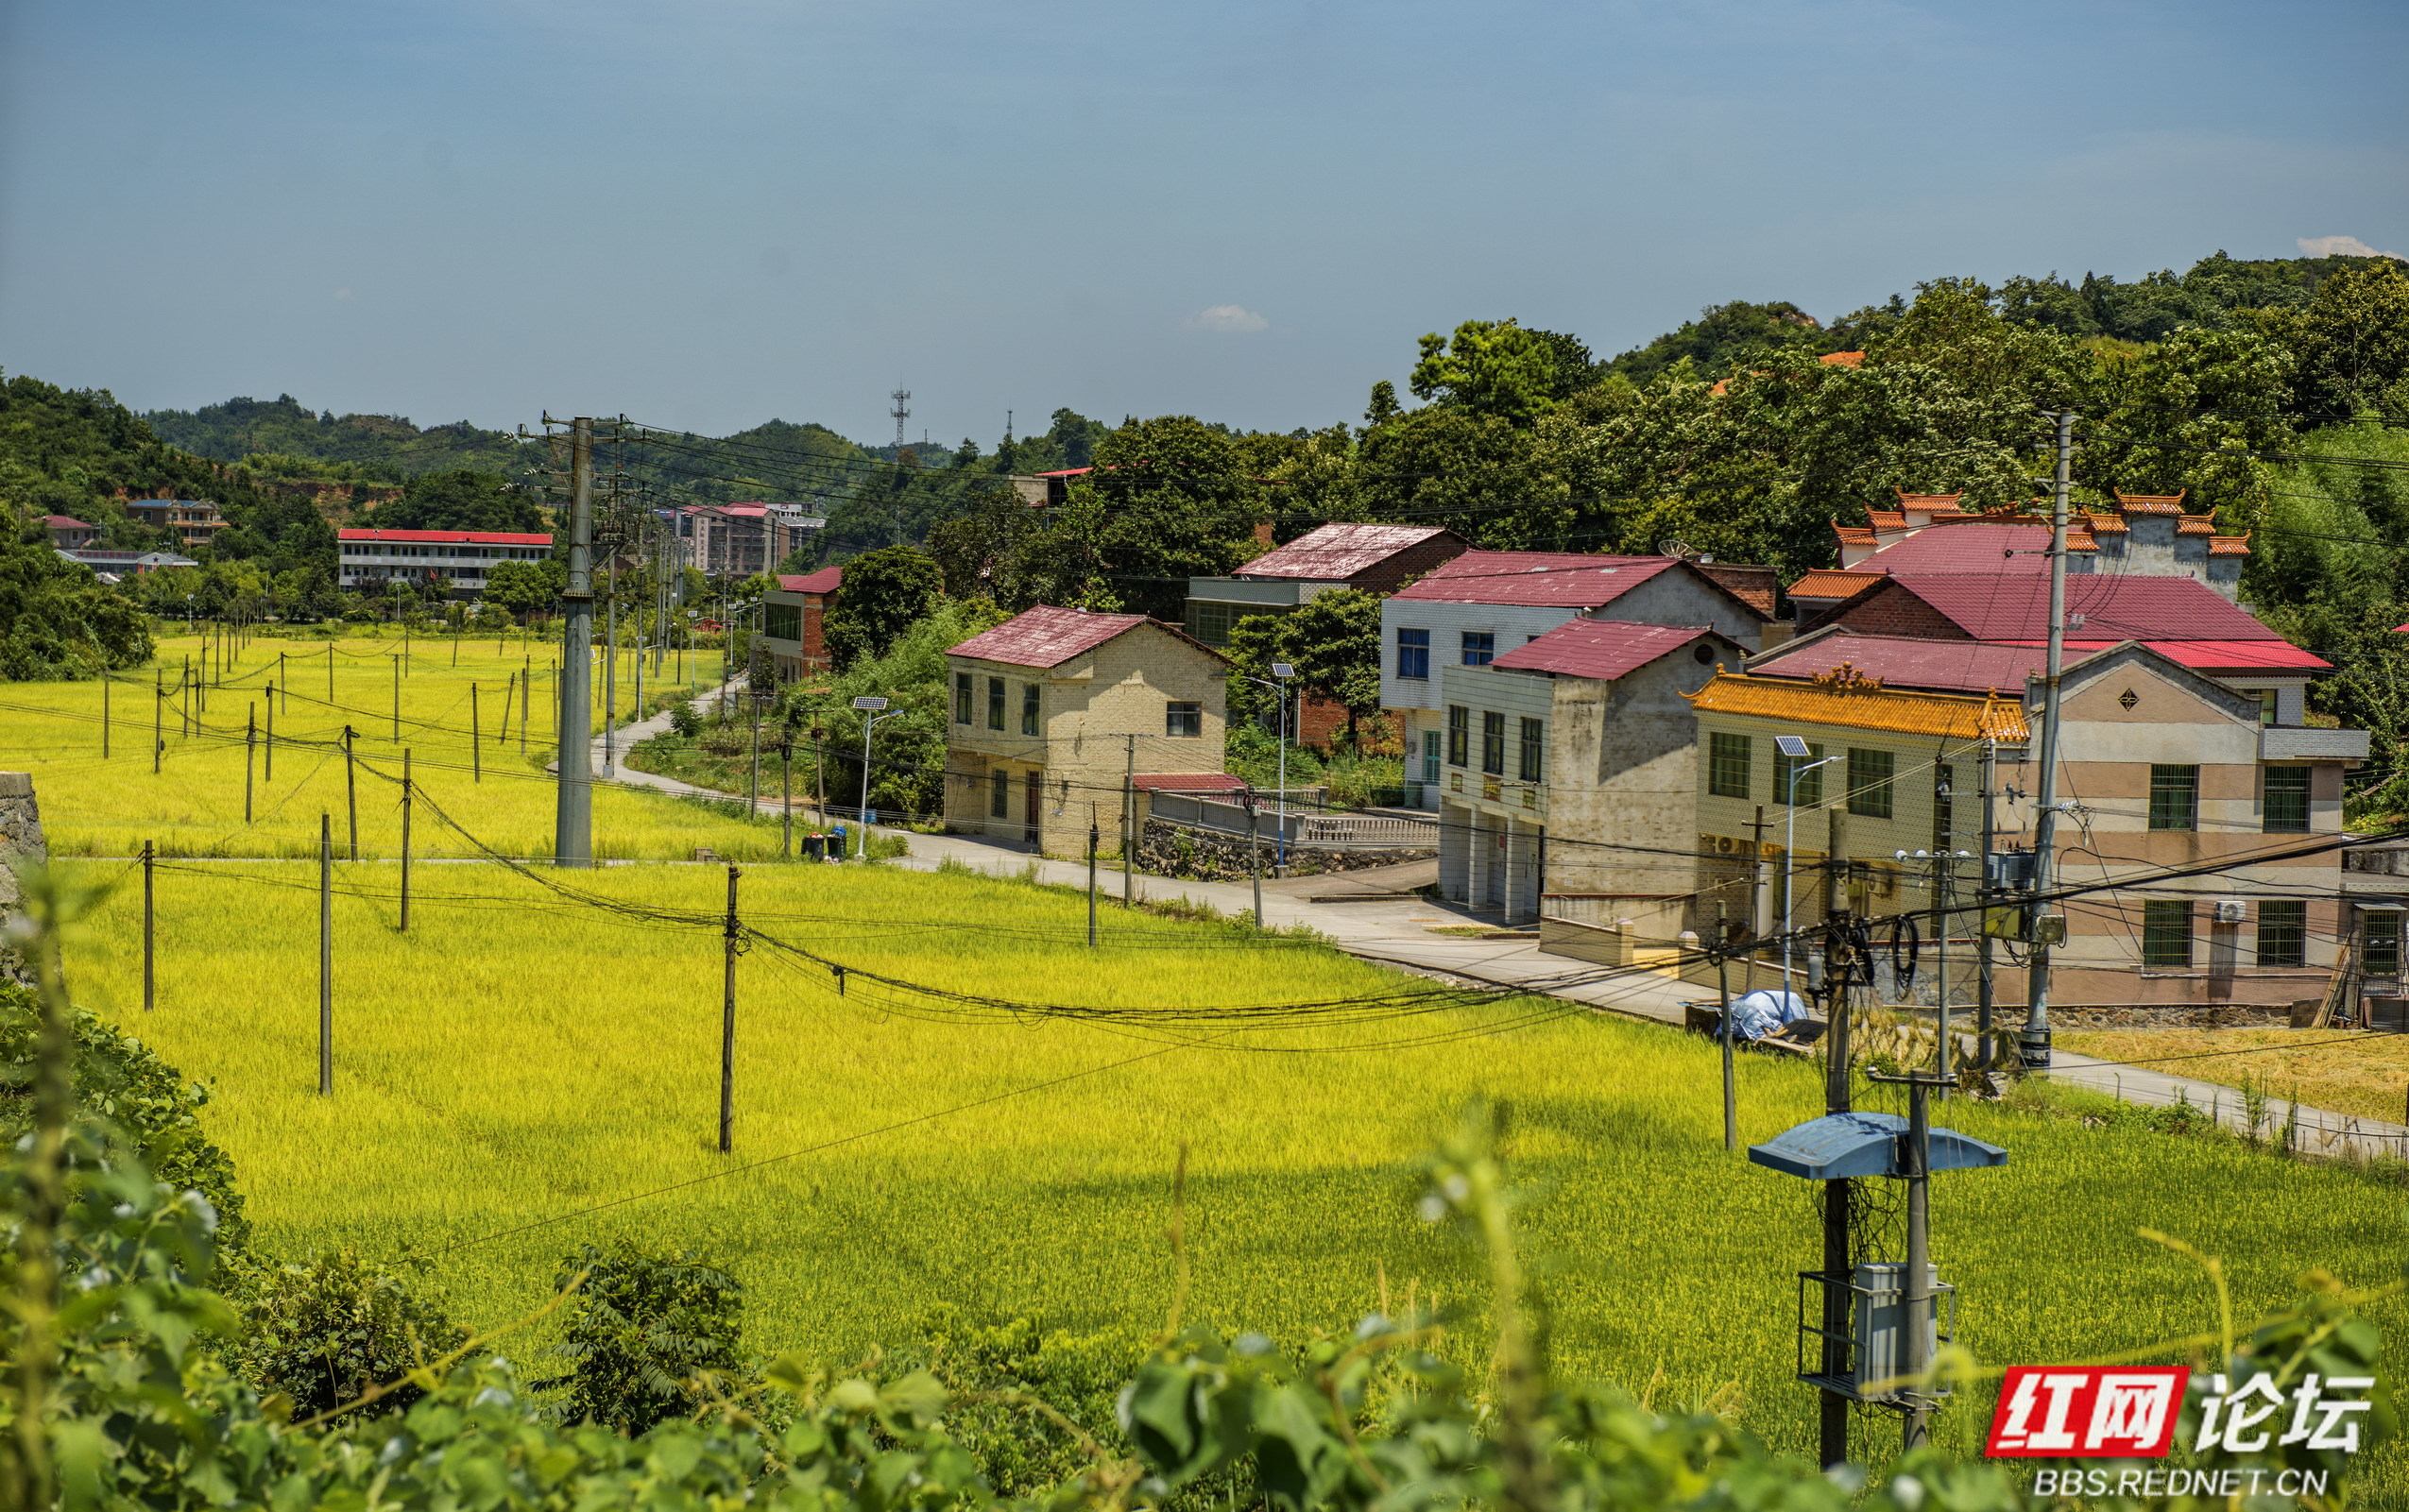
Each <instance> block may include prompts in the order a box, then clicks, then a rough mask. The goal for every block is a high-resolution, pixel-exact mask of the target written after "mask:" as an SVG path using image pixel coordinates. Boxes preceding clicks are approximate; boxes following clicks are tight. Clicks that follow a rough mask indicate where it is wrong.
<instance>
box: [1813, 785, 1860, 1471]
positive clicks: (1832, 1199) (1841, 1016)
mask: <svg viewBox="0 0 2409 1512" xmlns="http://www.w3.org/2000/svg"><path fill="white" fill-rule="evenodd" d="M1827 817H1828V818H1829V820H1830V822H1831V839H1830V840H1829V841H1827V842H1826V844H1825V848H1824V858H1823V864H1824V867H1825V870H1826V873H1827V875H1826V880H1825V892H1826V903H1825V919H1826V921H1827V923H1826V933H1825V936H1824V947H1823V960H1824V991H1825V993H1826V994H1827V999H1826V1003H1825V1007H1824V1023H1825V1028H1824V1033H1823V1044H1824V1079H1823V1111H1824V1113H1826V1114H1827V1115H1829V1114H1832V1113H1848V1112H1850V1105H1851V1092H1852V1089H1851V1087H1850V1084H1849V963H1850V960H1851V957H1850V954H1849V952H1848V949H1847V946H1846V937H1845V935H1844V934H1843V932H1842V930H1841V928H1840V923H1841V919H1842V916H1843V915H1844V914H1845V912H1846V911H1847V904H1848V895H1849V894H1848V885H1847V882H1846V880H1845V878H1846V877H1847V875H1848V864H1849V863H1848V860H1847V856H1848V822H1847V818H1846V816H1845V814H1844V813H1843V812H1842V811H1841V810H1839V809H1834V810H1832V811H1831V813H1830V814H1829V815H1828V816H1827ZM1853 1196H1854V1193H1853V1191H1852V1189H1851V1186H1850V1183H1849V1181H1848V1180H1847V1179H1846V1178H1842V1179H1841V1180H1839V1181H1826V1182H1824V1183H1823V1308H1822V1314H1823V1334H1822V1341H1821V1342H1822V1362H1821V1373H1822V1374H1823V1376H1824V1377H1825V1378H1826V1379H1827V1380H1831V1379H1837V1378H1839V1377H1842V1376H1845V1375H1846V1374H1847V1373H1848V1368H1849V1354H1850V1345H1849V1342H1848V1340H1849V1338H1850V1329H1851V1325H1852V1322H1853V1319H1852V1317H1851V1316H1850V1315H1851V1311H1852V1309H1851V1306H1850V1299H1851V1295H1852V1294H1851V1292H1850V1291H1849V1289H1848V1288H1849V1284H1850V1283H1851V1281H1852V1280H1853V1278H1852V1277H1851V1275H1850V1268H1849V1209H1850V1206H1851V1199H1852V1198H1853ZM1818 1409H1819V1420H1818V1433H1817V1440H1818V1448H1819V1451H1820V1453H1819V1458H1820V1462H1821V1463H1822V1465H1823V1468H1824V1469H1826V1470H1830V1469H1831V1468H1832V1467H1833V1466H1835V1465H1841V1464H1846V1463H1847V1462H1848V1458H1849V1399H1848V1398H1847V1397H1845V1396H1843V1395H1841V1394H1840V1393H1839V1392H1837V1391H1835V1390H1833V1389H1831V1388H1830V1387H1828V1386H1827V1387H1825V1388H1823V1389H1822V1391H1821V1393H1820V1402H1819V1403H1818Z"/></svg>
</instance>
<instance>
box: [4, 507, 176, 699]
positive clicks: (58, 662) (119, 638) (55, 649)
mask: <svg viewBox="0 0 2409 1512" xmlns="http://www.w3.org/2000/svg"><path fill="white" fill-rule="evenodd" d="M153 649H154V643H153V641H152V639H151V634H150V625H149V624H148V622H147V621H145V620H144V618H143V616H142V614H141V612H140V611H139V610H137V609H136V608H135V607H134V605H133V603H131V602H130V601H129V600H128V599H126V598H125V597H123V596H121V595H119V594H115V593H111V592H110V591H109V590H108V589H107V588H106V587H104V586H101V584H100V581H99V580H98V579H97V578H95V577H94V575H93V571H92V569H90V568H88V567H85V566H83V565H81V564H80V563H77V562H70V561H68V560H67V559H65V558H64V557H62V556H60V554H59V553H58V552H54V551H52V550H51V548H50V543H49V542H48V540H46V539H43V540H41V541H39V543H38V544H37V543H36V542H33V541H26V540H22V539H16V540H9V539H0V681H8V682H33V681H39V680H47V679H52V678H85V677H97V676H100V675H102V674H103V673H105V672H108V671H123V670H125V669H127V668H129V667H139V666H140V665H142V664H143V663H144V662H145V661H148V660H149V659H150V656H151V653H152V651H153Z"/></svg>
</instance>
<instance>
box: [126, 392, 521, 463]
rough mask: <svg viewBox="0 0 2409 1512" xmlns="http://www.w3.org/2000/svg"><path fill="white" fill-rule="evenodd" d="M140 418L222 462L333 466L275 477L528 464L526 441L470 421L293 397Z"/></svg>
mask: <svg viewBox="0 0 2409 1512" xmlns="http://www.w3.org/2000/svg"><path fill="white" fill-rule="evenodd" d="M142 418H143V420H144V422H145V423H146V424H147V425H148V426H149V428H150V430H151V432H152V433H154V434H156V435H158V436H159V437H160V438H161V439H162V440H164V441H166V442H167V443H168V444H169V445H171V446H176V447H181V448H182V449H183V450H187V451H193V452H197V453H198V454H200V455H201V456H204V457H214V458H216V459H217V460H218V461H220V462H240V461H242V460H243V459H244V458H246V457H248V456H249V455H250V454H251V453H253V452H269V453H276V454H279V455H281V456H282V457H287V458H296V459H305V460H306V461H309V462H316V463H326V464H333V466H332V467H327V468H326V469H325V470H324V471H323V472H320V473H316V474H299V473H295V472H292V471H289V470H287V469H288V468H289V467H290V465H289V464H280V465H276V473H277V475H278V476H302V475H314V476H323V477H328V478H355V477H356V478H362V479H375V480H379V481H382V482H386V483H400V482H402V481H403V480H404V479H407V478H410V477H413V476H415V475H417V474H419V473H422V472H436V471H443V470H446V469H450V468H458V467H478V468H484V469H487V470H500V471H515V470H516V469H517V468H519V467H523V466H525V463H524V461H523V456H524V453H525V450H526V449H525V443H523V442H521V440H520V439H519V438H518V437H517V436H515V435H511V434H509V433H505V432H502V431H485V430H480V429H478V428H477V427H476V426H473V425H470V423H469V422H468V421H466V420H458V421H454V422H453V423H452V424H450V425H431V426H428V427H426V428H425V429H424V430H421V429H419V427H418V426H416V425H413V424H411V423H410V421H408V420H407V419H404V418H403V417H402V416H398V415H343V416H337V415H335V414H334V413H333V412H332V411H321V412H316V413H313V412H312V411H311V410H310V409H309V408H308V407H307V406H305V405H303V404H301V403H300V402H299V401H298V400H296V399H294V398H293V396H292V395H290V394H280V395H278V396H277V397H276V398H275V399H249V398H243V399H228V400H227V401H226V402H225V403H223V404H207V405H203V406H202V407H201V408H199V409H197V410H151V411H149V412H147V413H146V414H145V415H144V416H143V417H142Z"/></svg>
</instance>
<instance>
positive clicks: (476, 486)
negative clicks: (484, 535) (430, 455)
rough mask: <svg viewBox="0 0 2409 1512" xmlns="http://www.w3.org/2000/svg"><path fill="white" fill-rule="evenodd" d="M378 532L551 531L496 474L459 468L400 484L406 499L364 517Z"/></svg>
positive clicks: (523, 495)
mask: <svg viewBox="0 0 2409 1512" xmlns="http://www.w3.org/2000/svg"><path fill="white" fill-rule="evenodd" d="M361 523H362V524H363V525H367V526H372V527H374V528H376V529H379V530H482V531H518V532H522V533H527V534H534V533H538V532H541V531H544V530H547V529H549V528H550V527H548V526H547V525H546V524H545V523H544V517H543V511H542V510H540V509H538V508H537V507H536V501H534V500H533V499H532V498H530V497H528V495H527V494H526V493H524V492H523V491H521V490H520V489H517V488H513V487H512V486H511V485H510V480H509V479H508V478H507V477H505V476H504V475H503V474H501V473H498V472H483V471H480V470H478V469H476V468H474V467H456V468H453V469H451V470H448V471H444V472H425V473H420V474H419V476H417V477H415V478H412V479H411V480H410V481H409V482H408V483H407V484H403V485H402V497H401V498H399V499H396V500H394V501H391V502H390V503H384V504H379V505H377V506H376V507H375V508H374V509H371V510H369V511H368V512H367V514H366V515H364V516H362V517H361Z"/></svg>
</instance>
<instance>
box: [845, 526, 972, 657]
mask: <svg viewBox="0 0 2409 1512" xmlns="http://www.w3.org/2000/svg"><path fill="white" fill-rule="evenodd" d="M944 592H945V582H944V578H943V575H942V574H941V573H940V572H939V571H938V569H937V564H936V561H935V559H934V558H932V557H931V556H930V555H929V553H928V552H924V551H922V550H920V549H919V548H918V547H916V546H890V547H888V548H886V549H885V550H883V551H877V552H869V553H868V554H866V555H863V556H857V557H855V558H854V559H853V560H851V561H849V562H847V563H846V564H845V582H844V586H842V587H841V588H840V589H839V590H838V592H837V597H836V606H835V607H834V608H832V609H830V610H829V615H828V620H827V621H826V624H825V634H826V636H827V637H828V648H829V659H830V660H831V661H832V662H834V663H835V665H836V669H837V671H846V669H848V668H850V667H852V666H853V665H854V664H856V663H857V662H862V661H869V660H875V659H877V658H878V657H880V656H883V655H885V654H887V649H888V648H889V647H891V646H893V645H894V644H895V642H896V639H897V637H899V636H901V635H902V634H903V633H904V632H905V631H906V630H909V629H910V628H912V626H913V625H914V624H916V623H918V622H919V621H920V620H923V619H926V618H927V617H928V614H929V611H930V610H931V609H933V608H935V607H936V606H937V603H938V601H939V599H940V598H942V597H943V595H944Z"/></svg>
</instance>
